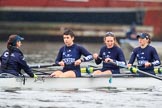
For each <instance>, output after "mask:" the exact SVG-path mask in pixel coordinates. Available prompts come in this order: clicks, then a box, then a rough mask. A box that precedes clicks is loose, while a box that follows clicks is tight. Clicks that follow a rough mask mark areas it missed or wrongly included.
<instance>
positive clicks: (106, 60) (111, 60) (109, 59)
mask: <svg viewBox="0 0 162 108" xmlns="http://www.w3.org/2000/svg"><path fill="white" fill-rule="evenodd" d="M104 62H106V63H108V62H113V59H111V58H106V59H105V60H104Z"/></svg>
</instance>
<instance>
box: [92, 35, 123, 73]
mask: <svg viewBox="0 0 162 108" xmlns="http://www.w3.org/2000/svg"><path fill="white" fill-rule="evenodd" d="M104 43H105V44H106V45H104V46H102V47H101V49H100V52H99V54H97V53H94V54H93V57H94V59H95V62H96V64H97V65H98V64H100V63H101V62H103V67H102V69H100V70H96V71H94V72H93V75H99V74H120V69H119V67H118V66H117V65H114V64H112V62H115V63H119V64H122V65H125V64H126V61H125V57H124V53H123V51H122V50H121V48H120V47H119V44H118V43H117V41H116V37H115V35H114V33H112V32H107V33H106V35H105V37H104Z"/></svg>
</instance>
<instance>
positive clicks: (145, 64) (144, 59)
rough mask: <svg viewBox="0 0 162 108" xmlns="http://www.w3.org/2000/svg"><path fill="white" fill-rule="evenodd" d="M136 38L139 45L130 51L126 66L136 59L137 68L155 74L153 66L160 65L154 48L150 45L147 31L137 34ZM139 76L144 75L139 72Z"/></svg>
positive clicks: (129, 65)
mask: <svg viewBox="0 0 162 108" xmlns="http://www.w3.org/2000/svg"><path fill="white" fill-rule="evenodd" d="M137 39H138V42H139V46H138V47H136V48H135V49H134V50H133V51H132V54H131V57H130V60H129V62H128V65H127V66H128V67H131V66H132V65H133V63H134V61H135V59H137V63H138V69H140V70H142V71H145V72H148V73H150V74H153V75H155V72H154V66H158V65H160V64H161V62H160V59H159V56H158V53H157V51H156V49H155V48H154V47H153V46H151V45H150V43H151V37H150V35H149V34H148V33H141V34H139V35H137ZM139 76H145V75H144V74H139Z"/></svg>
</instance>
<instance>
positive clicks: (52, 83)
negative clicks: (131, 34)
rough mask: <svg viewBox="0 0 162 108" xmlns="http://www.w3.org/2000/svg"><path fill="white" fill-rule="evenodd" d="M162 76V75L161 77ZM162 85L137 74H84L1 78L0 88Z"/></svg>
mask: <svg viewBox="0 0 162 108" xmlns="http://www.w3.org/2000/svg"><path fill="white" fill-rule="evenodd" d="M161 78H162V77H161ZM160 85H162V81H161V80H158V79H154V78H151V77H137V76H136V75H135V74H114V75H113V76H111V77H110V75H105V76H96V77H95V76H90V75H84V76H83V77H81V78H50V77H43V76H41V77H39V78H38V79H34V78H22V77H21V78H20V77H18V78H0V90H69V89H89V88H90V89H96V88H102V87H112V88H127V89H128V88H133V89H150V88H154V87H157V86H160Z"/></svg>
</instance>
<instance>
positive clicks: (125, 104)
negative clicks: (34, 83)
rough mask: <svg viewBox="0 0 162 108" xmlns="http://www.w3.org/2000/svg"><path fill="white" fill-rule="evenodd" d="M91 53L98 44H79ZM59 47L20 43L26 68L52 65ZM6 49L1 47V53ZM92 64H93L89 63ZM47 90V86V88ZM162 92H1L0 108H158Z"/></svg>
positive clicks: (3, 46)
mask: <svg viewBox="0 0 162 108" xmlns="http://www.w3.org/2000/svg"><path fill="white" fill-rule="evenodd" d="M82 45H83V46H85V47H86V48H87V49H89V50H90V51H91V52H92V53H94V52H98V49H99V48H100V47H101V44H82ZM61 46H62V43H47V42H42V43H40V42H35V43H23V46H22V50H23V52H24V54H25V57H26V60H27V61H28V63H29V64H37V63H39V64H43V63H53V62H54V59H55V56H56V54H57V52H58V49H59V48H60V47H61ZM5 48H6V45H5V43H1V46H0V53H2V51H3V50H4V49H5ZM91 63H92V64H93V61H92V62H91ZM49 86H50V85H49ZM161 106H162V89H159V88H155V89H153V90H125V89H120V90H110V89H107V88H104V89H97V90H94V89H93V90H92V89H80V90H67V91H32V90H30V91H29V90H28V91H27V90H26V91H24V90H22V91H14V92H11V91H0V108H10V107H11V108H109V107H111V108H160V107H161Z"/></svg>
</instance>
